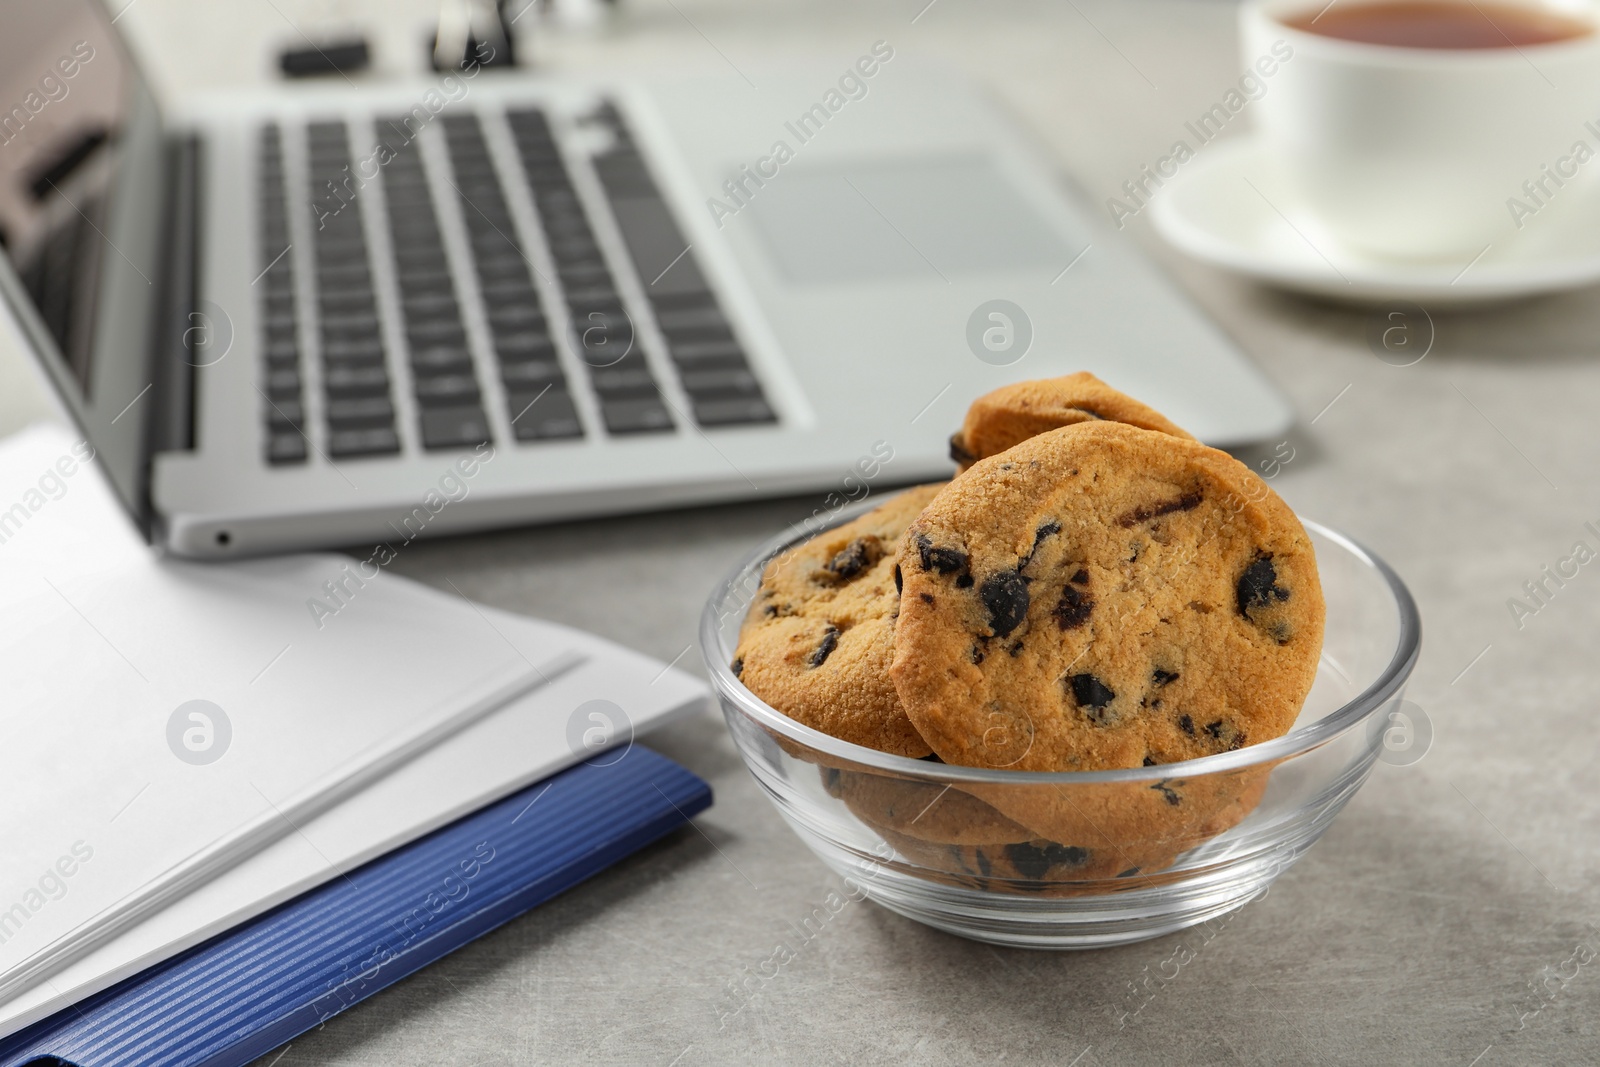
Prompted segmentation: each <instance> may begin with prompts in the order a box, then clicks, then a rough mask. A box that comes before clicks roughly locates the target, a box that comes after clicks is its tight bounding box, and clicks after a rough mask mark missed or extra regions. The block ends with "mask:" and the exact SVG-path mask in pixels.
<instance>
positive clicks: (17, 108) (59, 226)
mask: <svg viewBox="0 0 1600 1067" xmlns="http://www.w3.org/2000/svg"><path fill="white" fill-rule="evenodd" d="M116 21H117V18H116V16H114V15H113V14H111V13H110V12H108V11H107V10H106V7H105V6H104V4H102V3H101V2H100V0H0V246H3V248H4V251H5V260H6V263H7V265H8V266H9V267H10V268H11V269H10V271H9V272H7V271H0V275H10V276H9V277H0V293H3V295H4V297H5V299H6V301H7V303H8V304H10V305H11V310H12V312H13V315H14V317H15V319H16V321H17V322H18V324H19V325H20V327H21V329H22V331H23V332H24V334H25V335H26V339H27V340H28V341H29V343H30V346H31V348H32V350H33V354H34V355H35V357H36V358H37V359H38V360H39V361H40V363H41V364H42V366H43V369H44V370H45V371H46V373H47V375H48V377H49V378H50V380H51V382H52V384H53V385H54V386H55V388H56V391H57V392H58V394H59V395H60V396H61V399H62V400H63V402H64V404H65V406H66V407H67V408H68V410H69V411H70V412H71V414H72V416H73V417H74V418H75V419H76V420H77V422H78V424H79V427H80V428H81V430H82V431H83V433H84V435H85V436H86V437H87V439H88V440H89V442H90V443H91V444H92V445H93V446H94V448H95V450H96V451H97V453H98V454H99V458H100V461H101V468H102V470H103V471H104V472H105V473H106V474H107V476H108V477H110V479H111V481H112V483H113V485H114V486H115V488H116V490H117V492H118V494H119V495H120V496H121V497H122V499H123V502H124V504H126V505H127V506H128V507H129V509H130V510H131V511H132V512H133V513H134V514H135V516H143V515H144V514H145V513H146V512H147V508H146V506H145V503H144V495H145V493H144V490H145V486H144V480H145V477H146V469H147V468H146V464H145V457H146V454H147V440H146V438H147V434H146V427H147V426H148V425H149V420H150V418H151V409H152V406H153V402H154V401H155V400H156V399H158V398H157V397H155V396H153V395H151V394H152V392H153V385H154V383H153V382H152V379H151V376H150V345H151V340H152V337H153V322H154V319H153V316H154V315H155V314H156V309H157V307H158V304H159V300H160V298H161V297H160V294H161V283H162V275H163V272H162V270H161V261H162V255H163V235H162V226H163V221H162V220H163V204H164V202H165V193H164V189H163V186H164V185H165V184H166V179H165V166H166V163H165V148H164V145H163V136H162V133H161V126H160V119H159V115H158V112H157V109H156V106H155V101H154V98H153V97H152V96H151V95H150V93H149V92H148V90H147V89H146V88H145V86H144V84H143V82H142V81H141V79H140V78H139V76H138V71H137V70H136V69H135V65H134V63H133V62H132V61H131V59H130V58H129V53H128V51H127V50H126V48H125V47H124V45H123V43H122V41H121V40H120V39H119V36H118V27H117V26H116V25H115V23H116Z"/></svg>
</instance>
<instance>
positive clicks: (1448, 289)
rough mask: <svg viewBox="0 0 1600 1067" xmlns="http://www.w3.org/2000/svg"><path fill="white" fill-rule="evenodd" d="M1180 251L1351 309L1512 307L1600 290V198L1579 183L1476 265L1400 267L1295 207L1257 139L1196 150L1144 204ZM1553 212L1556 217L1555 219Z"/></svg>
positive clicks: (1510, 231)
mask: <svg viewBox="0 0 1600 1067" xmlns="http://www.w3.org/2000/svg"><path fill="white" fill-rule="evenodd" d="M1150 212H1151V221H1152V222H1153V223H1154V225H1155V228H1156V231H1157V232H1158V233H1160V234H1161V236H1162V237H1164V238H1165V239H1166V240H1167V241H1168V242H1169V243H1170V244H1172V245H1173V246H1174V247H1176V248H1178V249H1179V250H1180V251H1183V252H1186V253H1188V254H1189V255H1191V256H1193V257H1194V258H1196V259H1199V260H1203V261H1204V262H1207V263H1211V264H1214V265H1215V266H1218V267H1222V268H1224V269H1226V270H1230V271H1233V272H1234V273H1236V274H1242V275H1244V276H1245V277H1247V278H1252V279H1254V280H1255V281H1258V282H1261V283H1263V284H1265V285H1272V286H1277V287H1279V288H1284V289H1291V290H1294V291H1296V292H1301V293H1310V294H1313V295H1316V296H1323V297H1332V298H1333V299H1336V300H1346V301H1353V302H1357V303H1379V302H1382V301H1385V300H1407V301H1415V302H1417V303H1420V304H1432V305H1435V306H1443V305H1448V304H1466V303H1475V302H1481V301H1485V300H1510V299H1514V298H1517V297H1525V296H1533V295H1535V294H1539V293H1552V292H1560V291H1563V290H1567V289H1577V288H1580V287H1582V286H1585V285H1590V284H1593V283H1595V282H1600V196H1597V195H1595V191H1594V190H1593V189H1592V188H1588V187H1583V188H1579V187H1574V188H1572V189H1570V190H1568V191H1567V195H1566V196H1565V197H1563V198H1562V199H1559V200H1552V201H1551V202H1550V204H1549V205H1548V207H1546V208H1545V209H1543V210H1542V211H1541V212H1540V213H1539V215H1540V217H1538V218H1536V219H1534V220H1532V221H1530V223H1529V224H1528V226H1527V228H1526V229H1524V230H1522V231H1520V232H1519V231H1517V230H1515V229H1514V228H1513V226H1512V224H1511V221H1510V219H1509V217H1508V219H1507V222H1506V234H1505V237H1504V238H1503V239H1502V240H1499V241H1496V242H1494V243H1493V244H1491V245H1489V247H1488V249H1487V251H1485V252H1483V253H1481V254H1480V255H1479V256H1478V258H1476V259H1473V258H1472V257H1471V256H1461V257H1459V261H1457V262H1450V261H1436V262H1407V261H1404V260H1395V259H1383V258H1379V257H1377V256H1373V255H1370V254H1366V253H1361V252H1356V251H1352V250H1351V249H1349V248H1346V247H1343V246H1341V245H1340V244H1339V243H1338V242H1337V240H1335V239H1334V238H1333V237H1331V236H1329V235H1328V234H1327V233H1326V231H1324V230H1323V229H1322V228H1321V227H1320V226H1319V225H1318V224H1317V222H1316V220H1315V219H1312V218H1307V217H1305V214H1304V212H1302V211H1300V210H1299V209H1298V208H1297V205H1296V201H1295V197H1294V194H1293V192H1292V191H1291V190H1289V189H1287V188H1285V186H1284V182H1283V179H1282V178H1281V177H1280V176H1279V174H1278V168H1277V167H1275V166H1273V165H1272V161H1271V160H1270V159H1269V158H1267V155H1266V151H1265V146H1264V145H1263V144H1262V143H1261V141H1260V140H1259V139H1258V138H1255V137H1246V138H1239V139H1236V140H1232V141H1227V142H1223V143H1221V144H1216V145H1212V146H1209V147H1208V148H1206V149H1203V150H1202V151H1201V152H1200V153H1199V154H1198V155H1197V156H1196V157H1195V158H1194V159H1193V160H1192V161H1190V162H1189V163H1187V164H1185V165H1184V166H1183V168H1182V169H1181V170H1180V171H1179V173H1178V175H1177V176H1176V177H1175V178H1173V179H1170V180H1169V181H1168V182H1167V183H1166V185H1165V186H1164V187H1163V188H1161V189H1160V190H1159V191H1158V192H1157V194H1156V196H1155V197H1154V199H1153V200H1152V202H1151V204H1150ZM1558 212H1559V216H1558V215H1557V213H1558Z"/></svg>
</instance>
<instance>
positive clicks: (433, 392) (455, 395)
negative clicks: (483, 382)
mask: <svg viewBox="0 0 1600 1067" xmlns="http://www.w3.org/2000/svg"><path fill="white" fill-rule="evenodd" d="M415 392H416V394H417V402H418V403H420V404H422V405H423V406H424V407H437V406H441V405H456V406H459V405H461V404H467V403H476V402H477V400H478V381H477V379H476V378H474V377H473V376H472V375H470V374H441V375H438V376H436V377H432V378H418V379H417V380H416V382H415Z"/></svg>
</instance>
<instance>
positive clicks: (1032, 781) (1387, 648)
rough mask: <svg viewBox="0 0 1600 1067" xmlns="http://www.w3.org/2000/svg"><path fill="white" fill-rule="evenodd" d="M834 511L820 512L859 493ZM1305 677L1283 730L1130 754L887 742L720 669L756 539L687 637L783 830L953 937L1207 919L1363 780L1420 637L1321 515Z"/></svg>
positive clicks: (1277, 862)
mask: <svg viewBox="0 0 1600 1067" xmlns="http://www.w3.org/2000/svg"><path fill="white" fill-rule="evenodd" d="M878 503H879V501H876V500H874V501H872V503H871V504H870V505H869V504H868V503H867V502H865V501H863V502H861V503H860V504H858V505H855V506H852V507H847V508H842V509H840V510H839V512H838V513H837V514H836V515H835V516H833V517H832V519H831V520H830V521H829V522H828V523H827V525H826V526H825V527H822V528H831V527H832V526H835V525H839V524H841V523H844V522H847V521H849V520H850V519H852V518H854V517H855V516H856V515H859V514H861V513H862V512H864V511H865V510H867V508H868V507H870V506H876V504H878ZM1305 527H1306V531H1307V532H1308V533H1309V534H1310V536H1311V539H1312V542H1313V544H1314V545H1315V547H1316V553H1317V563H1318V567H1319V569H1320V571H1321V576H1322V589H1323V595H1324V597H1325V599H1326V601H1327V609H1328V614H1327V625H1326V632H1325V636H1324V639H1323V650H1322V660H1321V664H1320V666H1319V668H1318V672H1317V678H1316V682H1315V684H1314V685H1313V687H1312V690H1311V693H1310V696H1309V697H1308V698H1307V700H1306V703H1305V707H1304V708H1303V709H1302V711H1301V713H1300V717H1299V719H1298V720H1296V723H1295V726H1294V728H1293V729H1292V730H1290V731H1289V733H1287V734H1285V735H1284V736H1282V737H1279V738H1275V739H1274V740H1271V741H1266V742H1263V743H1261V744H1257V745H1251V746H1248V747H1245V748H1241V749H1238V750H1235V751H1232V752H1225V753H1221V754H1218V755H1214V756H1206V757H1203V758H1201V759H1194V760H1185V761H1182V762H1179V763H1168V764H1162V765H1158V766H1154V767H1141V768H1136V769H1129V770H1112V771H1076V772H1062V773H1054V774H1047V773H1032V772H1022V771H1008V770H996V769H989V768H979V767H960V766H953V765H949V764H943V763H937V762H932V761H929V760H916V759H909V758H906V757H903V756H892V755H888V754H886V753H883V752H878V751H876V750H874V749H869V748H863V747H861V746H859V745H853V744H850V743H849V742H846V741H840V740H838V739H837V738H834V737H830V736H828V735H827V734H824V733H820V732H818V731H816V730H812V729H810V728H808V727H806V726H802V725H801V724H800V723H798V722H795V721H794V720H792V719H790V718H788V717H787V716H785V715H783V714H782V713H780V712H778V711H776V710H774V709H773V708H771V707H770V706H768V705H767V704H766V703H764V702H763V701H762V700H760V699H759V698H758V697H756V696H755V695H754V694H752V693H751V692H750V691H749V690H748V689H746V688H745V687H744V686H743V685H742V684H741V683H740V682H739V680H738V679H737V678H736V677H734V675H733V672H732V670H731V669H730V666H729V664H730V662H731V661H732V659H733V654H734V649H735V646H736V643H737V640H738V634H739V627H740V624H741V623H742V622H743V621H744V618H745V613H746V611H747V610H748V608H749V605H750V603H751V601H752V600H753V599H754V597H755V595H756V591H757V588H758V587H759V584H760V579H761V573H762V570H763V568H764V567H765V566H766V564H767V561H768V560H769V559H771V558H772V557H773V556H775V555H777V554H778V553H780V552H782V551H783V550H785V549H787V548H788V547H790V546H791V545H793V544H796V543H798V542H799V541H801V540H804V539H805V538H806V537H809V536H810V535H811V534H812V533H814V532H817V531H816V528H815V526H814V525H813V528H812V529H795V530H791V531H789V532H788V533H786V534H784V535H782V536H779V537H776V538H774V539H773V540H771V541H769V542H767V543H766V544H764V545H762V546H761V548H760V549H758V550H757V551H756V552H754V553H753V554H752V555H751V556H750V557H749V558H747V559H746V560H744V561H743V562H742V563H741V564H739V566H738V567H737V568H736V569H735V570H734V571H733V573H732V574H731V575H729V576H728V578H727V579H726V580H725V581H723V582H722V583H721V584H720V585H719V586H718V587H717V589H716V591H715V592H714V593H713V594H712V596H711V599H710V600H709V602H708V603H707V604H706V610H705V614H704V616H703V617H702V620H701V630H700V638H701V648H702V651H703V653H704V655H705V658H706V665H707V668H708V670H709V672H710V676H711V681H712V684H713V686H714V687H715V689H716V692H717V697H718V699H719V700H720V702H721V704H722V710H723V714H724V715H725V717H726V718H727V722H728V729H729V730H730V731H731V732H732V734H733V740H734V743H735V745H736V746H737V747H738V749H739V753H740V755H741V756H743V757H744V761H745V763H746V764H747V765H748V766H749V768H750V773H751V774H753V775H754V776H755V779H756V781H757V782H759V783H760V784H761V787H762V788H763V789H764V790H765V791H766V793H767V796H768V797H769V798H771V800H772V802H773V804H775V805H776V806H777V808H778V811H779V812H780V813H781V814H782V815H783V818H784V820H785V821H787V822H788V824H789V826H790V828H791V829H793V830H794V832H795V833H796V834H798V835H799V837H800V839H801V840H802V841H804V842H805V843H806V845H807V846H808V847H809V848H810V849H811V850H812V851H813V852H815V853H816V854H817V856H818V857H820V858H821V859H822V861H823V862H824V863H825V864H827V865H828V866H829V867H830V868H832V869H833V870H834V871H835V872H837V873H838V874H840V875H842V876H843V877H844V878H845V879H846V880H847V882H848V883H849V884H850V885H851V888H852V890H853V891H858V892H860V893H862V894H864V895H866V896H867V897H870V898H871V899H873V900H875V901H877V902H878V903H879V904H881V905H883V906H884V907H886V908H889V909H890V910H892V911H895V912H898V913H899V914H901V915H904V916H906V917H908V918H911V919H915V920H917V921H919V922H923V923H927V924H928V925H930V926H934V927H938V928H939V929H941V930H947V931H949V932H951V933H955V934H960V935H962V936H964V937H970V938H975V939H977V940H980V941H989V942H994V943H996V944H1004V945H1016V946H1023V947H1030V948H1096V947H1101V946H1105V945H1114V944H1120V943H1125V942H1130V941H1138V940H1142V939H1145V938H1151V937H1158V936H1160V935H1162V934H1166V933H1170V932H1172V931H1174V930H1179V929H1182V928H1184V927H1186V926H1191V925H1194V924H1196V923H1200V922H1204V921H1206V920H1208V919H1211V918H1214V917H1216V916H1219V915H1222V914H1224V913H1226V912H1229V911H1231V910H1233V909H1235V908H1238V907H1241V906H1242V905H1244V904H1245V903H1247V902H1249V901H1250V900H1251V899H1253V898H1254V897H1256V896H1259V895H1260V894H1261V893H1263V892H1264V891H1265V890H1266V889H1267V887H1268V886H1269V885H1271V884H1272V881H1273V880H1274V879H1275V878H1276V877H1277V876H1278V875H1279V874H1281V873H1282V872H1283V871H1284V870H1286V869H1287V868H1288V867H1289V865H1290V864H1292V863H1294V861H1295V860H1296V859H1298V858H1299V857H1300V856H1301V855H1302V854H1303V853H1304V852H1305V851H1306V849H1308V848H1310V847H1311V845H1312V843H1313V842H1315V841H1316V840H1317V838H1318V837H1320V836H1321V835H1322V832H1323V831H1324V830H1326V829H1327V827H1328V824H1329V823H1331V822H1332V821H1333V818H1334V816H1336V815H1337V814H1338V813H1339V811H1340V809H1342V808H1343V807H1344V805H1345V804H1346V803H1347V802H1348V801H1349V799H1350V798H1351V797H1352V796H1353V795H1355V792H1356V790H1357V789H1359V788H1360V787H1361V783H1362V782H1364V781H1365V780H1366V777H1367V775H1368V773H1369V772H1370V771H1371V769H1372V765H1373V762H1374V761H1375V760H1376V759H1377V758H1378V755H1379V753H1380V752H1381V751H1382V748H1383V744H1384V730H1385V728H1386V727H1388V726H1389V722H1388V714H1387V713H1388V711H1390V710H1393V709H1395V708H1396V706H1397V703H1398V701H1399V699H1400V697H1401V694H1402V690H1403V688H1404V685H1405V682H1406V679H1407V678H1408V677H1409V676H1410V674H1411V669H1412V667H1413V666H1414V665H1415V663H1416V661H1417V655H1418V652H1419V651H1420V648H1421V640H1422V627H1421V620H1420V618H1419V617H1418V614H1417V608H1416V604H1415V602H1414V601H1413V600H1412V598H1411V594H1410V593H1409V592H1408V591H1407V590H1406V587H1405V585H1404V583H1402V582H1401V581H1400V579H1399V577H1398V576H1397V575H1396V574H1395V573H1394V571H1393V570H1391V569H1390V568H1389V566H1388V565H1387V564H1385V563H1384V562H1383V561H1382V560H1380V559H1378V558H1377V557H1376V556H1374V555H1372V554H1371V553H1370V552H1368V551H1367V550H1366V549H1364V548H1362V547H1361V546H1360V545H1358V544H1356V543H1355V542H1354V541H1352V540H1350V539H1349V538H1347V537H1345V536H1343V535H1342V534H1339V533H1336V532H1334V531H1333V530H1330V529H1328V528H1327V527H1324V526H1320V525H1318V524H1316V523H1313V522H1306V523H1305Z"/></svg>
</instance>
